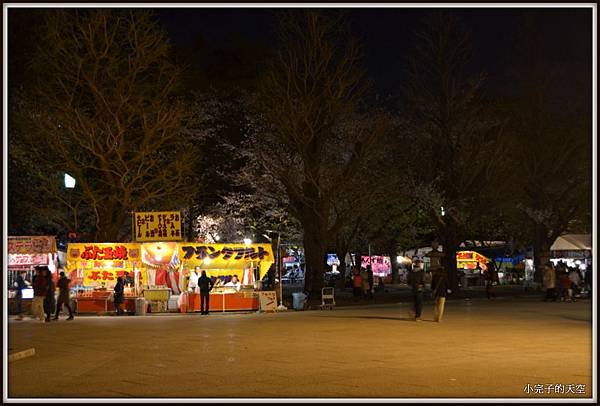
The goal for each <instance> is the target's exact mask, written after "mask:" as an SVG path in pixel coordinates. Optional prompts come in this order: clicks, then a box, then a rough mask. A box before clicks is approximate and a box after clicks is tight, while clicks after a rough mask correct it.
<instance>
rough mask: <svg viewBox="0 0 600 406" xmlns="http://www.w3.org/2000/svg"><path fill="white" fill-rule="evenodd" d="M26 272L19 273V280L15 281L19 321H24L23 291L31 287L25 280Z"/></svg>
mask: <svg viewBox="0 0 600 406" xmlns="http://www.w3.org/2000/svg"><path fill="white" fill-rule="evenodd" d="M25 272H26V271H19V273H18V274H17V280H16V281H15V284H16V287H17V295H16V296H15V300H16V301H17V320H23V289H26V288H27V286H28V285H29V282H27V281H26V280H25V278H24V275H25Z"/></svg>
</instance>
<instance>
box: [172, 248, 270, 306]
mask: <svg viewBox="0 0 600 406" xmlns="http://www.w3.org/2000/svg"><path fill="white" fill-rule="evenodd" d="M179 261H180V263H181V265H180V270H181V273H182V275H183V279H184V289H182V290H183V292H184V293H183V294H182V295H181V296H180V300H179V306H180V310H181V311H182V312H186V311H187V312H195V311H200V293H199V291H198V289H197V288H192V287H190V283H189V281H190V280H193V279H194V278H197V277H199V276H200V275H201V272H202V270H205V271H206V275H207V276H208V277H210V278H211V279H212V280H213V282H214V287H213V289H212V290H211V292H210V298H209V305H210V310H211V311H223V312H224V311H235V310H258V308H259V296H258V291H259V289H260V283H259V281H260V280H262V278H263V277H264V276H265V275H266V274H267V272H268V270H269V268H270V267H271V265H272V264H273V262H274V259H273V251H272V248H271V245H270V244H248V245H246V244H235V243H233V244H201V243H179ZM233 276H237V278H238V279H239V280H240V282H241V284H240V286H238V287H234V286H231V285H232V283H231V279H232V278H233ZM192 285H193V284H192Z"/></svg>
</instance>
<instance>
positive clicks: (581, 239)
mask: <svg viewBox="0 0 600 406" xmlns="http://www.w3.org/2000/svg"><path fill="white" fill-rule="evenodd" d="M591 250H592V235H591V234H565V235H561V236H560V237H558V238H557V239H556V241H554V244H552V246H551V247H550V251H591Z"/></svg>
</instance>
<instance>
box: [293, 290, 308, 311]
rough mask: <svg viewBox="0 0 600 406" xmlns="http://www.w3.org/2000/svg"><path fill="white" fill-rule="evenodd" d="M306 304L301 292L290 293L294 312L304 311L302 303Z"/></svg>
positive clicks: (304, 296)
mask: <svg viewBox="0 0 600 406" xmlns="http://www.w3.org/2000/svg"><path fill="white" fill-rule="evenodd" d="M305 302H306V295H305V294H304V293H302V292H294V293H292V305H293V307H294V310H304V303H305Z"/></svg>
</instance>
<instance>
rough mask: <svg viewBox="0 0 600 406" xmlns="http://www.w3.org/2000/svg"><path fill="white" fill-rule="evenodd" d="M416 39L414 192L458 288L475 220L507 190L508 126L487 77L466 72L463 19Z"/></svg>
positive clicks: (436, 23) (410, 99) (411, 95)
mask: <svg viewBox="0 0 600 406" xmlns="http://www.w3.org/2000/svg"><path fill="white" fill-rule="evenodd" d="M417 35H418V38H417V42H416V47H415V51H414V53H413V55H412V57H411V59H410V71H409V78H408V80H407V83H406V86H405V97H406V102H407V105H408V107H407V109H406V113H407V118H409V121H408V122H407V125H406V128H405V130H406V131H407V132H408V133H409V134H412V136H413V142H412V143H411V145H412V146H413V147H414V153H413V154H412V159H411V160H410V161H411V162H410V164H409V170H410V171H411V176H412V177H413V179H414V185H413V186H412V187H411V188H412V189H413V190H414V191H415V192H416V193H415V195H414V199H415V200H417V201H419V202H420V204H421V205H422V207H423V209H425V210H427V212H428V213H429V216H430V218H431V219H432V222H433V223H434V224H435V229H436V234H437V236H438V238H439V240H440V241H439V242H440V243H441V244H442V245H443V248H444V251H445V253H446V255H445V257H444V260H445V264H444V265H445V267H446V269H448V271H449V279H450V281H451V284H452V286H453V288H454V289H457V287H458V281H457V278H456V261H455V259H454V258H455V253H456V250H457V248H458V246H459V244H460V242H461V241H462V240H463V239H464V238H465V236H466V235H467V230H468V227H469V224H470V222H471V221H473V219H475V218H478V217H479V216H481V215H482V214H483V213H485V212H487V211H489V210H491V209H492V205H493V200H492V199H490V197H489V196H491V194H492V193H495V192H496V191H497V190H498V189H503V190H504V189H505V188H506V187H507V186H508V183H507V182H506V181H505V179H506V177H505V176H504V175H503V174H502V170H506V169H507V168H506V166H505V165H503V162H502V154H501V153H500V152H501V151H503V150H504V147H505V146H504V138H503V137H502V125H501V124H502V123H501V122H500V121H498V120H495V119H492V118H490V117H491V116H490V114H489V112H488V111H486V102H485V100H484V99H483V98H482V95H481V85H482V83H483V77H482V76H479V77H475V78H472V75H469V74H468V73H467V65H468V62H469V57H470V45H469V44H470V39H469V36H468V34H467V33H466V32H465V31H463V30H461V28H460V26H459V24H458V21H457V20H456V19H455V18H454V17H453V16H451V15H447V14H443V13H435V14H433V15H432V17H431V18H430V19H429V20H428V21H427V24H426V26H425V28H424V29H423V30H422V31H420V32H418V33H417ZM495 189H496V190H495ZM442 208H443V209H442Z"/></svg>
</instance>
